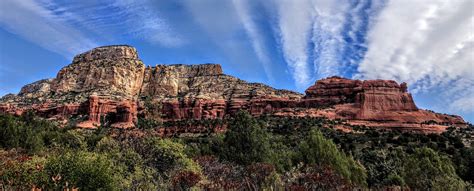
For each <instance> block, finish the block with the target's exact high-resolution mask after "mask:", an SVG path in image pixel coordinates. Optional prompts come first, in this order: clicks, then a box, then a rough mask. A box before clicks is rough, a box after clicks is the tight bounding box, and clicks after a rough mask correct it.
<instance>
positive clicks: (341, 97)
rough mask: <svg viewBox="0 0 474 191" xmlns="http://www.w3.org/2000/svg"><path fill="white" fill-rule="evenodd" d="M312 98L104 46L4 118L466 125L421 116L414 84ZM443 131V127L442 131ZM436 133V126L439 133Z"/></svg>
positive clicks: (27, 91) (316, 93) (6, 100)
mask: <svg viewBox="0 0 474 191" xmlns="http://www.w3.org/2000/svg"><path fill="white" fill-rule="evenodd" d="M305 93H306V95H302V94H300V93H297V92H292V91H288V90H278V89H275V88H272V87H270V86H267V85H264V84H260V83H249V82H246V81H244V80H241V79H239V78H236V77H233V76H230V75H226V74H224V73H223V71H222V67H221V66H220V65H219V64H200V65H184V64H175V65H156V66H154V67H145V65H144V64H143V63H142V61H141V60H140V59H139V57H138V54H137V52H136V49H135V48H133V47H130V46H125V45H121V46H104V47H98V48H95V49H92V50H90V51H87V52H85V53H82V54H79V55H77V56H76V57H75V58H74V60H73V62H72V63H71V64H70V65H68V66H65V67H64V68H62V69H61V70H60V71H59V72H58V74H57V77H56V78H55V79H48V80H40V81H37V82H34V83H32V84H29V85H26V86H24V87H23V88H22V90H21V91H20V93H19V94H18V95H8V96H4V97H3V98H1V99H0V112H2V113H12V114H17V115H21V113H23V112H24V111H27V110H34V111H35V112H36V113H37V114H38V115H39V116H42V117H45V118H49V119H55V120H62V121H67V120H68V119H69V118H70V117H71V116H88V118H87V119H86V120H85V121H83V122H80V123H79V124H78V126H79V127H84V128H93V127H96V126H98V125H100V123H101V119H103V118H107V119H108V120H110V121H108V122H107V124H111V126H113V127H117V128H129V127H133V126H134V123H135V122H136V121H137V117H138V116H140V117H144V118H147V119H155V118H156V119H157V120H163V121H175V120H187V119H195V120H200V119H214V118H224V117H226V116H228V115H232V114H233V113H235V112H237V111H239V110H247V111H249V112H250V113H251V114H252V115H254V116H258V115H274V116H285V117H288V116H289V117H295V116H297V117H327V118H329V119H344V120H347V123H349V124H358V125H367V126H374V127H395V128H400V127H403V128H408V129H412V128H418V129H424V128H425V129H428V130H432V129H433V128H432V127H424V125H423V124H425V123H426V122H427V121H431V122H433V121H434V122H436V123H437V124H441V126H443V128H445V127H447V126H448V125H450V124H460V125H463V124H465V122H464V121H463V120H462V118H461V117H457V116H450V115H444V114H438V113H434V112H429V111H425V110H419V109H418V108H417V107H416V105H415V103H414V102H413V98H412V96H411V94H410V93H408V92H407V85H406V83H401V84H398V83H397V82H395V81H393V80H365V81H364V80H351V79H346V78H342V77H337V76H333V77H329V78H326V79H322V80H318V81H317V82H316V83H315V84H314V85H313V86H311V87H309V88H308V89H307V90H306V91H305ZM438 129H441V130H440V131H442V128H438ZM435 130H436V128H435Z"/></svg>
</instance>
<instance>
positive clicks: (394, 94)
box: [305, 76, 418, 111]
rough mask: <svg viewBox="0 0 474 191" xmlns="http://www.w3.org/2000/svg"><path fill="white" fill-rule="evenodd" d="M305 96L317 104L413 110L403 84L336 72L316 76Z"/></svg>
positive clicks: (380, 109)
mask: <svg viewBox="0 0 474 191" xmlns="http://www.w3.org/2000/svg"><path fill="white" fill-rule="evenodd" d="M305 92H306V96H305V98H306V99H310V100H315V101H317V102H318V103H320V104H321V105H336V104H345V103H354V104H357V106H359V107H361V108H362V109H364V110H371V111H416V110H417V109H418V108H417V107H416V105H415V103H414V102H413V98H412V96H411V94H410V93H408V92H407V84H406V83H401V84H398V83H397V82H395V81H393V80H351V79H347V78H342V77H338V76H333V77H329V78H326V79H322V80H318V81H317V82H316V83H315V85H313V86H311V87H309V88H308V89H307V90H306V91H305Z"/></svg>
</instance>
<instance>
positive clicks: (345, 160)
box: [298, 130, 367, 185]
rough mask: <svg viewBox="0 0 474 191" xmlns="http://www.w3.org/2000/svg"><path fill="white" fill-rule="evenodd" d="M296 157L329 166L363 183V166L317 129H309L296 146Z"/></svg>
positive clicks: (348, 177)
mask: <svg viewBox="0 0 474 191" xmlns="http://www.w3.org/2000/svg"><path fill="white" fill-rule="evenodd" d="M298 159H300V160H301V161H302V162H304V163H305V164H317V165H320V166H330V167H331V168H332V169H335V170H336V172H337V173H339V174H341V175H342V176H343V177H344V178H346V179H347V180H349V181H350V182H351V183H353V184H356V185H365V181H366V177H367V175H366V173H365V169H364V167H363V166H361V165H360V164H358V163H357V162H356V161H354V159H352V157H350V156H347V155H345V154H344V153H343V152H341V151H339V150H338V149H337V146H336V145H335V144H334V143H333V142H332V141H331V140H327V139H326V138H324V136H323V135H322V133H321V132H319V131H315V130H313V131H310V133H309V135H308V136H307V137H306V138H305V139H304V141H302V142H301V143H300V144H299V146H298Z"/></svg>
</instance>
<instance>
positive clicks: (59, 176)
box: [44, 152, 120, 190]
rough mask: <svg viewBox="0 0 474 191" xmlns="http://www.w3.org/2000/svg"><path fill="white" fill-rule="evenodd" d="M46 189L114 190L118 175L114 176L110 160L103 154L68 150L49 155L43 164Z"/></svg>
mask: <svg viewBox="0 0 474 191" xmlns="http://www.w3.org/2000/svg"><path fill="white" fill-rule="evenodd" d="M44 173H46V174H47V177H51V180H48V183H47V186H46V187H45V188H46V189H55V190H57V189H61V190H62V189H65V188H79V189H80V190H116V189H117V186H118V181H119V179H117V178H120V177H116V176H115V172H114V167H113V165H112V161H111V160H110V159H109V158H107V157H106V156H105V155H101V154H96V153H90V152H74V153H73V152H68V153H64V154H61V155H59V156H55V157H51V158H49V159H48V161H47V162H46V164H45V167H44Z"/></svg>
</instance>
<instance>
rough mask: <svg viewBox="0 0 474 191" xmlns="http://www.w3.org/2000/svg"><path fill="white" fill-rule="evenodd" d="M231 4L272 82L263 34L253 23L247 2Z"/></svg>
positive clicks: (235, 0) (244, 0)
mask: <svg viewBox="0 0 474 191" xmlns="http://www.w3.org/2000/svg"><path fill="white" fill-rule="evenodd" d="M232 2H233V4H234V7H235V9H236V12H237V15H238V17H239V18H240V21H241V22H242V24H243V27H244V28H245V31H246V32H247V35H248V36H249V38H250V41H251V43H252V47H253V49H254V51H255V54H256V55H257V57H258V59H259V60H260V62H261V63H262V66H263V69H264V71H265V74H266V75H267V78H268V79H269V80H270V82H273V81H274V77H273V74H272V70H271V68H272V63H271V59H270V57H269V55H268V53H267V50H266V47H265V46H266V45H265V41H264V39H265V38H264V37H263V32H262V31H261V30H260V29H259V27H258V26H257V24H256V23H255V21H253V18H252V14H251V12H250V11H251V10H250V8H249V1H246V0H233V1H232Z"/></svg>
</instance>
